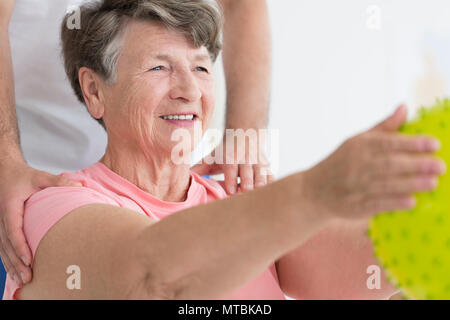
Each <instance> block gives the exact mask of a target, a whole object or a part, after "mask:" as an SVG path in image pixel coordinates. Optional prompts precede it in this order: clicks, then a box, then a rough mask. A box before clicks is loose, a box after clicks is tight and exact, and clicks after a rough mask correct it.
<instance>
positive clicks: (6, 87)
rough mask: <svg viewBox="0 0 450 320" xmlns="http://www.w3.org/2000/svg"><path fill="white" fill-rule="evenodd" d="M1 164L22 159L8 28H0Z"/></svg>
mask: <svg viewBox="0 0 450 320" xmlns="http://www.w3.org/2000/svg"><path fill="white" fill-rule="evenodd" d="M0 114H1V116H0V148H1V149H2V150H3V152H2V153H1V155H0V166H1V165H3V163H4V162H5V161H8V160H10V159H20V160H21V159H22V154H21V151H20V142H19V134H18V127H17V117H16V111H15V100H14V78H13V70H12V60H11V49H10V44H9V35H8V29H7V28H5V27H2V28H0Z"/></svg>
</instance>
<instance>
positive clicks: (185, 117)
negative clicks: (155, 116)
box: [161, 114, 195, 120]
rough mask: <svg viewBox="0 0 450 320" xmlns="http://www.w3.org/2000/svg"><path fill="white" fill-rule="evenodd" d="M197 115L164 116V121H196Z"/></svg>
mask: <svg viewBox="0 0 450 320" xmlns="http://www.w3.org/2000/svg"><path fill="white" fill-rule="evenodd" d="M194 117H195V115H193V114H187V115H179V116H162V117H161V118H163V119H164V120H194Z"/></svg>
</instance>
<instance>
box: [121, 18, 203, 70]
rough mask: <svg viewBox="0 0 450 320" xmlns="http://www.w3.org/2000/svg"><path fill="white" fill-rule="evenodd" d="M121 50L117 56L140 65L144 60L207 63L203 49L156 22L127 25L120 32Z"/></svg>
mask: <svg viewBox="0 0 450 320" xmlns="http://www.w3.org/2000/svg"><path fill="white" fill-rule="evenodd" d="M121 47H122V50H121V55H122V56H123V57H124V58H127V60H128V59H129V60H130V61H131V62H134V63H136V64H143V63H145V61H147V60H148V59H158V60H166V61H169V62H170V61H171V60H177V59H186V60H188V61H201V62H204V63H211V57H210V55H209V52H208V50H207V48H206V47H204V46H202V47H196V46H195V45H194V43H193V41H192V40H191V39H190V38H189V37H188V36H186V35H185V34H183V33H182V32H181V31H178V30H174V29H169V28H168V27H166V26H164V25H163V24H162V23H159V22H156V21H155V22H149V21H139V20H132V21H130V22H129V23H128V25H127V26H126V29H125V30H124V33H123V36H122V44H121Z"/></svg>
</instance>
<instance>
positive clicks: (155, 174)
mask: <svg viewBox="0 0 450 320" xmlns="http://www.w3.org/2000/svg"><path fill="white" fill-rule="evenodd" d="M100 162H101V163H103V164H104V165H105V166H107V167H108V168H109V169H110V170H112V171H114V172H115V173H116V174H118V175H120V176H121V177H122V178H124V179H126V180H128V181H130V182H131V183H133V184H134V185H136V186H137V187H138V188H140V189H142V190H144V191H146V192H148V193H150V194H151V195H153V196H154V197H156V198H158V199H160V200H163V201H168V202H183V201H185V200H186V199H187V193H188V190H189V187H190V185H191V181H190V167H189V165H187V164H182V165H176V164H174V163H173V162H172V161H171V159H170V156H169V157H162V156H161V155H159V156H154V157H151V158H150V157H148V156H146V155H144V154H142V153H137V152H135V153H133V152H128V151H118V152H117V151H116V150H115V149H114V148H111V147H110V146H108V147H107V149H106V152H105V155H104V156H103V158H102V159H101V160H100Z"/></svg>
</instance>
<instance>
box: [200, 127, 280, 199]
mask: <svg viewBox="0 0 450 320" xmlns="http://www.w3.org/2000/svg"><path fill="white" fill-rule="evenodd" d="M228 139H233V138H232V137H228ZM226 141H227V136H226V135H225V136H224V138H223V141H222V143H221V144H220V145H219V146H218V147H217V148H216V149H215V150H214V151H213V152H212V153H211V155H210V157H213V158H214V156H213V154H214V155H215V154H217V153H218V152H219V150H220V153H218V154H223V157H222V158H221V159H222V160H221V161H220V162H221V163H213V164H207V163H205V161H204V160H202V161H201V163H199V164H197V165H195V166H194V167H193V168H192V170H194V171H195V172H196V173H198V174H199V175H215V174H221V173H223V174H224V176H225V190H226V192H227V193H228V194H229V195H232V194H235V193H236V192H239V191H250V190H253V189H254V188H256V187H262V186H265V185H266V184H268V183H271V182H273V181H274V180H275V179H274V176H273V174H272V172H271V171H270V164H269V161H268V160H267V157H266V154H265V152H264V150H249V145H251V144H249V143H247V142H246V140H245V139H237V141H238V142H237V144H236V145H235V148H234V150H226V148H225V146H226V145H227V144H226ZM261 145H262V144H261ZM255 146H256V147H257V148H258V143H255ZM227 154H228V160H227ZM238 177H240V179H241V182H240V184H238V181H237V178H238Z"/></svg>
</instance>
